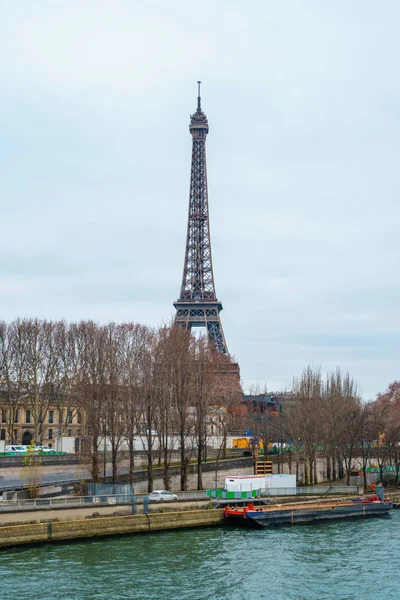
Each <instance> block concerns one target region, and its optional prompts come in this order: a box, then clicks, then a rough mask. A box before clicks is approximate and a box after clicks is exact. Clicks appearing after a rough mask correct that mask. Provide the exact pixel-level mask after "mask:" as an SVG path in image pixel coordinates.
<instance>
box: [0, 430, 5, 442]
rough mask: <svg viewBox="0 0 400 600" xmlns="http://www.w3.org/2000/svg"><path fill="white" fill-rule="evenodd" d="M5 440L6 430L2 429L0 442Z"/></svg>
mask: <svg viewBox="0 0 400 600" xmlns="http://www.w3.org/2000/svg"><path fill="white" fill-rule="evenodd" d="M5 439H6V430H5V429H2V430H1V431H0V440H5Z"/></svg>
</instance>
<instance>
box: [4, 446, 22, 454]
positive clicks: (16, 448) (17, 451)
mask: <svg viewBox="0 0 400 600" xmlns="http://www.w3.org/2000/svg"><path fill="white" fill-rule="evenodd" d="M5 452H14V453H15V454H25V452H26V449H25V446H16V445H14V446H6V447H5Z"/></svg>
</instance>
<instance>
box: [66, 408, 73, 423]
mask: <svg viewBox="0 0 400 600" xmlns="http://www.w3.org/2000/svg"><path fill="white" fill-rule="evenodd" d="M67 423H72V410H69V411H68V415H67Z"/></svg>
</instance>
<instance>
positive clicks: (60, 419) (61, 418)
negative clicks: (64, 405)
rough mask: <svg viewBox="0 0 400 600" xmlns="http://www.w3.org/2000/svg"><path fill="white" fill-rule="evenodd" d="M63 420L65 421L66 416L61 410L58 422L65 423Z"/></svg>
mask: <svg viewBox="0 0 400 600" xmlns="http://www.w3.org/2000/svg"><path fill="white" fill-rule="evenodd" d="M63 419H64V415H63V411H62V410H59V411H58V422H59V423H60V424H61V423H63Z"/></svg>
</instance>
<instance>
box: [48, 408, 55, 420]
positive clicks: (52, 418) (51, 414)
mask: <svg viewBox="0 0 400 600" xmlns="http://www.w3.org/2000/svg"><path fill="white" fill-rule="evenodd" d="M49 423H54V410H49Z"/></svg>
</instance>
